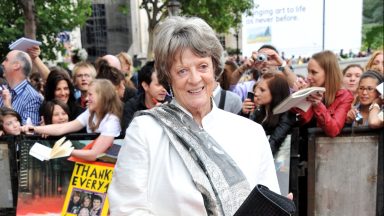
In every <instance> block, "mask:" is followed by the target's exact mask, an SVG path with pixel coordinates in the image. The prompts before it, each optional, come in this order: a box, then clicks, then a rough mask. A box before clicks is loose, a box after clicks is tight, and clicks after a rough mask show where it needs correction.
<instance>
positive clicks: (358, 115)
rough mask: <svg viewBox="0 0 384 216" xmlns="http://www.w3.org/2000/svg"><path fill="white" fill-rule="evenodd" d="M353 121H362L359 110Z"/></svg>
mask: <svg viewBox="0 0 384 216" xmlns="http://www.w3.org/2000/svg"><path fill="white" fill-rule="evenodd" d="M355 121H356V122H357V123H359V124H361V123H363V116H362V115H361V113H360V112H358V113H356V118H355Z"/></svg>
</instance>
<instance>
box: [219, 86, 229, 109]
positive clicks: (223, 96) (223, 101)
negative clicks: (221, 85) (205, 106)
mask: <svg viewBox="0 0 384 216" xmlns="http://www.w3.org/2000/svg"><path fill="white" fill-rule="evenodd" d="M226 94H227V91H225V90H224V89H221V94H220V102H219V108H220V109H224V105H225V96H226Z"/></svg>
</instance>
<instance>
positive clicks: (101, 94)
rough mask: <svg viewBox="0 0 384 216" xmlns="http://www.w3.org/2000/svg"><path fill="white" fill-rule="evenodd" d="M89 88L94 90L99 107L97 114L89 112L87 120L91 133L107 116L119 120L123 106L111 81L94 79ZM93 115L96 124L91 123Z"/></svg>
mask: <svg viewBox="0 0 384 216" xmlns="http://www.w3.org/2000/svg"><path fill="white" fill-rule="evenodd" d="M89 86H90V87H91V86H93V87H94V88H95V92H96V97H97V99H98V105H99V106H100V107H99V109H98V113H97V114H96V113H95V112H94V111H90V116H89V119H88V125H89V128H90V129H91V131H92V132H95V130H96V129H97V128H98V127H99V125H100V123H101V121H102V120H103V118H104V117H105V116H106V115H107V114H114V115H116V116H117V117H118V118H119V119H121V116H122V111H123V104H122V102H121V101H120V98H119V95H118V94H117V92H116V88H115V86H114V85H113V84H112V82H111V81H109V80H107V79H95V80H93V81H92V82H91V83H90V85H89ZM95 115H96V116H97V121H96V124H95V123H94V122H93V121H92V119H93V118H94V116H95Z"/></svg>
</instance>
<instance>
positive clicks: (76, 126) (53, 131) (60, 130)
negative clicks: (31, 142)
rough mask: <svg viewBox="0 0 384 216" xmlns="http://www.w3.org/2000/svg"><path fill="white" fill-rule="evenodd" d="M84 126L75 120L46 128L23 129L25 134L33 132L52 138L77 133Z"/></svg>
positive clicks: (27, 126) (28, 127) (26, 126)
mask: <svg viewBox="0 0 384 216" xmlns="http://www.w3.org/2000/svg"><path fill="white" fill-rule="evenodd" d="M83 127H84V126H83V125H82V124H81V123H80V121H78V120H76V119H75V120H73V121H70V122H66V123H62V124H50V125H44V126H32V125H24V126H23V127H22V131H23V132H30V131H31V130H32V131H34V132H35V133H38V134H45V135H50V136H60V135H63V134H67V133H71V132H76V131H79V130H80V129H82V128H83Z"/></svg>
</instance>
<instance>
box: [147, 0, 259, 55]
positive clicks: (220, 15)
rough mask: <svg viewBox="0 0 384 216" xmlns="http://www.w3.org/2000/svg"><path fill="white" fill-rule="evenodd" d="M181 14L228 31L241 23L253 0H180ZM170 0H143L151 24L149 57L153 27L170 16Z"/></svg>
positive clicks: (216, 29)
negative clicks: (168, 7)
mask: <svg viewBox="0 0 384 216" xmlns="http://www.w3.org/2000/svg"><path fill="white" fill-rule="evenodd" d="M179 2H180V3H181V15H186V16H196V17H200V18H202V19H204V20H205V21H206V22H207V23H208V24H209V25H210V26H211V27H212V28H213V29H214V30H215V31H216V32H217V33H226V32H228V30H229V29H230V28H231V27H236V26H238V25H239V24H240V23H241V15H242V14H243V13H246V12H247V13H250V10H251V9H252V8H253V0H179ZM168 3H169V0H165V1H161V0H143V1H142V4H141V6H140V8H142V9H144V10H145V11H146V13H147V17H148V21H149V25H148V33H149V44H148V56H147V57H148V58H151V57H152V56H151V53H152V47H153V44H152V40H153V29H154V28H155V26H156V24H157V23H159V22H160V21H161V20H162V19H163V18H165V17H166V16H168V12H167V5H168Z"/></svg>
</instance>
